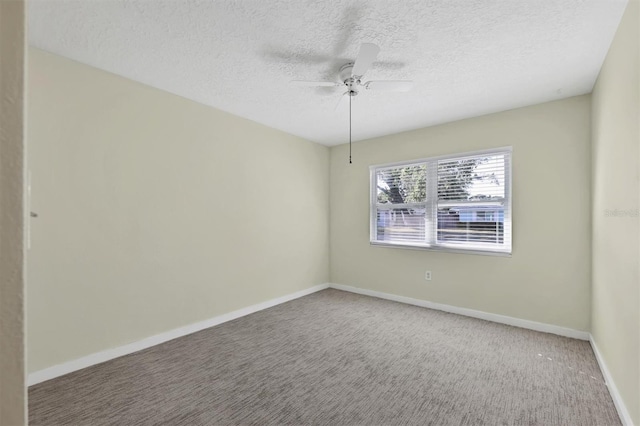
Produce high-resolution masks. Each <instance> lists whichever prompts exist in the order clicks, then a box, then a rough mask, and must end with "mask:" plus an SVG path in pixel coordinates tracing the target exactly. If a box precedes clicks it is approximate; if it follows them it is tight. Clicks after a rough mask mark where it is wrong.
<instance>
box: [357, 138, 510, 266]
mask: <svg viewBox="0 0 640 426" xmlns="http://www.w3.org/2000/svg"><path fill="white" fill-rule="evenodd" d="M491 154H508V155H509V161H508V165H507V167H505V171H504V173H505V177H504V180H505V182H504V193H505V198H506V199H505V201H504V206H505V207H506V208H505V212H504V222H503V223H504V236H503V243H502V244H500V245H499V246H498V245H496V244H494V243H477V242H476V243H474V244H468V245H466V247H461V244H459V243H458V244H453V243H449V244H447V243H438V240H437V232H438V230H437V217H438V212H437V211H438V199H437V198H438V197H437V194H438V167H437V165H438V161H441V160H464V159H466V158H469V157H477V156H482V155H491ZM421 164H426V165H427V199H426V213H425V235H429V236H427V237H426V238H425V240H426V241H425V243H411V242H406V241H401V242H393V241H378V240H377V232H378V230H377V211H378V203H377V201H378V194H377V177H376V172H377V171H379V170H382V169H387V168H396V167H402V166H416V165H421ZM434 166H435V167H434ZM512 167H513V148H512V147H510V146H507V147H501V148H492V149H487V150H481V151H472V152H463V153H458V154H448V155H441V156H437V157H428V158H421V159H416V160H410V161H399V162H395V163H386V164H376V165H372V166H369V182H370V202H369V243H370V244H371V245H372V246H378V247H394V248H403V249H418V250H433V251H445V252H451V253H466V254H480V255H490V256H506V257H511V255H512V252H513V226H512V215H513V212H512V196H511V194H512V191H511V187H512V180H511V179H512ZM413 204H425V203H413ZM413 204H396V205H394V207H395V208H401V207H403V206H404V207H411V206H413ZM441 204H442V203H441ZM457 204H460V203H459V202H458V203H457ZM484 204H487V203H486V202H484ZM507 230H508V231H509V232H507ZM428 241H430V242H428Z"/></svg>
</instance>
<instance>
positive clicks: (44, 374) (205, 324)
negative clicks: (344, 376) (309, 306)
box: [27, 284, 329, 386]
mask: <svg viewBox="0 0 640 426" xmlns="http://www.w3.org/2000/svg"><path fill="white" fill-rule="evenodd" d="M326 288H329V285H328V284H320V285H316V286H314V287H310V288H307V289H304V290H300V291H297V292H295V293H291V294H287V295H286V296H282V297H278V298H275V299H271V300H267V301H266V302H262V303H258V304H256V305H252V306H247V307H246V308H242V309H238V310H237V311H233V312H229V313H226V314H223V315H219V316H217V317H214V318H210V319H208V320H204V321H200V322H197V323H194V324H189V325H186V326H184V327H180V328H176V329H173V330H170V331H167V332H164V333H160V334H156V335H154V336H151V337H147V338H145V339H142V340H138V341H137V342H133V343H129V344H127V345H124V346H119V347H117V348H112V349H107V350H104V351H100V352H96V353H93V354H91V355H87V356H84V357H82V358H78V359H75V360H72V361H68V362H65V363H62V364H58V365H54V366H52V367H49V368H45V369H43V370H39V371H35V372H33V373H31V374H29V375H28V376H27V385H28V386H31V385H35V384H37V383H41V382H44V381H47V380H51V379H54V378H56V377H60V376H63V375H65V374H68V373H71V372H74V371H77V370H81V369H83V368H86V367H90V366H92V365H96V364H100V363H103V362H105V361H109V360H112V359H114V358H118V357H121V356H123V355H128V354H131V353H133V352H138V351H141V350H143V349H147V348H150V347H151V346H155V345H159V344H160V343H164V342H167V341H169V340H173V339H176V338H178V337H182V336H186V335H188V334H192V333H195V332H197V331H201V330H204V329H206V328H209V327H213V326H215V325H218V324H222V323H224V322H227V321H231V320H234V319H236V318H240V317H243V316H245V315H249V314H253V313H254V312H258V311H261V310H263V309H267V308H271V307H273V306H276V305H280V304H281V303H285V302H289V301H290V300H294V299H298V298H300V297H303V296H306V295H308V294H311V293H315V292H317V291H320V290H324V289H326Z"/></svg>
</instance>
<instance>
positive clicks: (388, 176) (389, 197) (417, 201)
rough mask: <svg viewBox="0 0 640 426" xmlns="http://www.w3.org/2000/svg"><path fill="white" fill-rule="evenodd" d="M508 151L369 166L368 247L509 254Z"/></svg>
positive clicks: (509, 151) (509, 183)
mask: <svg viewBox="0 0 640 426" xmlns="http://www.w3.org/2000/svg"><path fill="white" fill-rule="evenodd" d="M510 179H511V149H510V148H503V149H500V150H492V151H483V152H477V153H466V154H460V155H455V156H446V157H437V158H427V159H421V160H416V161H413V162H405V163H397V164H392V165H381V166H372V167H371V187H372V192H371V242H372V243H373V244H388V245H400V246H403V245H405V246H412V247H423V248H431V249H443V250H447V249H448V250H467V251H479V252H499V253H511V199H510V194H511V181H510Z"/></svg>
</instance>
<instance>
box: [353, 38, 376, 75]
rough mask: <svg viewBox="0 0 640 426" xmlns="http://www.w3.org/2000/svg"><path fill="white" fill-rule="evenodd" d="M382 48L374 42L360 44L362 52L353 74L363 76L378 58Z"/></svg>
mask: <svg viewBox="0 0 640 426" xmlns="http://www.w3.org/2000/svg"><path fill="white" fill-rule="evenodd" d="M378 52H380V48H379V47H378V46H376V45H375V44H373V43H362V44H361V45H360V53H358V57H357V58H356V62H355V63H354V64H353V69H352V70H351V74H352V75H355V76H358V77H361V76H363V75H364V73H365V72H367V70H368V69H369V67H370V66H371V64H372V63H373V61H375V60H376V56H378Z"/></svg>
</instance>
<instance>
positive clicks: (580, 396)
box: [29, 290, 620, 426]
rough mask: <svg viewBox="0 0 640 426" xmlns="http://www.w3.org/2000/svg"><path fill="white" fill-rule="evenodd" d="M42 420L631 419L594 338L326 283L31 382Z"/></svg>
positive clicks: (36, 420) (32, 408) (32, 409)
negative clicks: (620, 407) (622, 410)
mask: <svg viewBox="0 0 640 426" xmlns="http://www.w3.org/2000/svg"><path fill="white" fill-rule="evenodd" d="M29 420H30V424H32V425H51V426H54V425H55V426H57V425H107V424H109V425H227V424H242V425H275V424H289V425H306V424H316V425H319V424H323V425H581V426H585V425H598V426H608V425H619V424H620V421H619V418H618V416H617V414H616V410H615V408H614V405H613V402H612V401H611V398H610V396H609V393H608V391H607V387H606V385H605V384H604V381H603V378H602V375H601V374H600V371H599V369H598V366H597V363H596V360H595V358H594V355H593V352H592V351H591V348H590V346H589V343H587V342H584V341H579V340H573V339H569V338H564V337H559V336H555V335H551V334H544V333H539V332H535V331H529V330H524V329H520V328H515V327H510V326H506V325H500V324H495V323H491V322H487V321H482V320H477V319H472V318H467V317H463V316H458V315H453V314H448V313H444V312H439V311H433V310H429V309H424V308H419V307H414V306H408V305H403V304H399V303H395V302H390V301H385V300H379V299H375V298H370V297H366V296H359V295H355V294H351V293H346V292H342V291H338V290H324V291H322V292H319V293H315V294H312V295H310V296H306V297H303V298H301V299H297V300H294V301H292V302H289V303H285V304H283V305H279V306H276V307H273V308H271V309H267V310H264V311H261V312H258V313H255V314H253V315H249V316H246V317H243V318H240V319H237V320H235V321H231V322H228V323H225V324H222V325H219V326H217V327H214V328H211V329H208V330H205V331H201V332H199V333H196V334H192V335H190V336H185V337H182V338H180V339H176V340H173V341H170V342H167V343H164V344H162V345H159V346H155V347H153V348H150V349H147V350H144V351H141V352H138V353H135V354H131V355H128V356H124V357H121V358H118V359H115V360H112V361H109V362H106V363H104V364H100V365H97V366H94V367H90V368H87V369H84V370H82V371H78V372H75V373H72V374H68V375H66V376H63V377H60V378H57V379H54V380H50V381H48V382H44V383H41V384H39V385H36V386H33V387H31V388H30V389H29Z"/></svg>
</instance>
